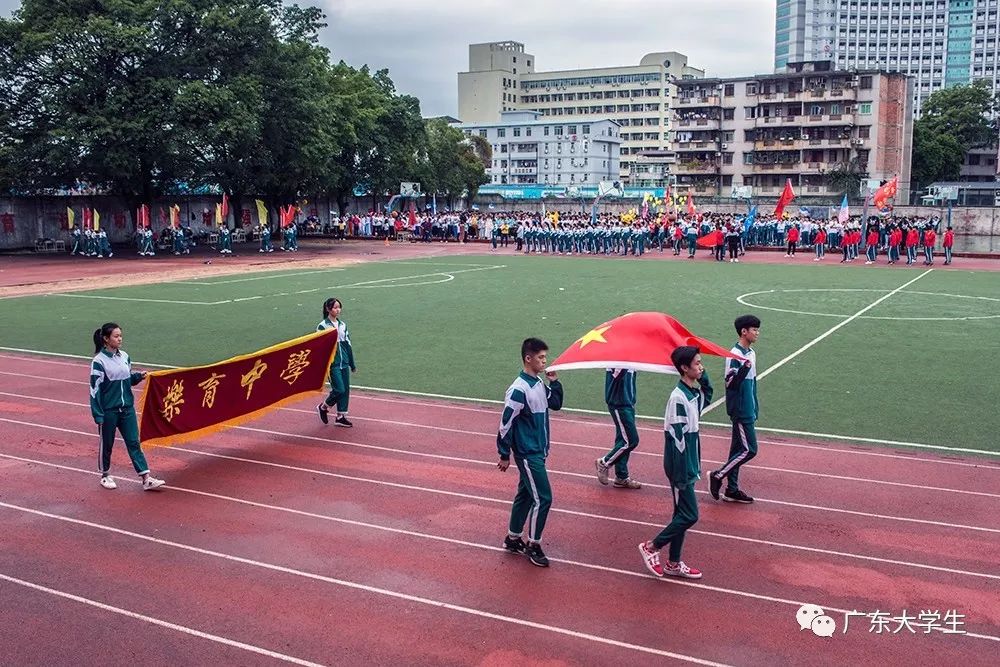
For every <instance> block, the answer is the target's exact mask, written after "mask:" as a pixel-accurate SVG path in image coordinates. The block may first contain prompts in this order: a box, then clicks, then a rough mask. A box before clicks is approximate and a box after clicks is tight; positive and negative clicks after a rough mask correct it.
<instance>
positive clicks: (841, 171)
mask: <svg viewBox="0 0 1000 667" xmlns="http://www.w3.org/2000/svg"><path fill="white" fill-rule="evenodd" d="M867 177H868V171H867V169H866V168H865V164H864V163H863V162H861V160H859V159H858V158H857V157H854V158H851V159H850V160H849V161H847V162H842V163H840V164H839V165H837V166H836V167H834V168H833V169H832V170H830V172H828V173H827V180H828V182H829V184H830V187H833V188H836V189H837V190H838V191H839V192H841V193H843V194H846V195H847V196H848V197H856V196H858V193H859V192H861V181H862V179H864V178H867Z"/></svg>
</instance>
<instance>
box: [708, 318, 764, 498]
mask: <svg viewBox="0 0 1000 667" xmlns="http://www.w3.org/2000/svg"><path fill="white" fill-rule="evenodd" d="M733 326H734V327H735V328H736V333H737V335H739V337H740V339H739V341H737V343H736V345H734V346H733V349H732V350H731V352H732V353H733V354H736V355H739V356H741V357H743V358H744V359H746V361H745V362H741V361H740V360H739V359H727V360H726V412H728V413H729V419H730V420H731V421H732V423H733V437H732V442H731V443H730V446H729V460H728V461H726V464H725V465H724V466H722V467H721V468H719V469H718V470H716V471H715V472H713V473H712V474H711V476H710V477H709V491H710V492H711V494H712V497H713V498H715V499H716V500H718V499H719V490H720V489H721V488H722V480H723V479H728V480H729V481H728V483H727V485H726V492H725V493H724V494H723V496H722V499H723V500H725V501H726V502H730V503H747V504H748V503H752V502H753V498H751V497H750V496H749V495H747V494H746V493H744V492H743V491H742V490H740V485H739V484H740V468H741V467H743V464H745V463H747V462H748V461H750V459H752V458H753V457H755V456H757V433H756V430H755V429H754V424H755V423H756V421H757V415H758V405H757V352H756V351H755V350H754V349H753V348H752V347H750V346H751V345H753V344H754V343H756V342H757V338H758V337H759V336H760V320H759V319H758V318H757V317H756V316H755V315H741V316H740V317H737V318H736V321H735V322H734V323H733Z"/></svg>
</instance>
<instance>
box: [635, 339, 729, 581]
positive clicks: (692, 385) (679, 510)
mask: <svg viewBox="0 0 1000 667" xmlns="http://www.w3.org/2000/svg"><path fill="white" fill-rule="evenodd" d="M670 360H671V362H672V363H673V365H674V368H676V369H677V372H678V373H680V376H681V379H680V382H678V383H677V386H676V387H674V390H673V391H672V392H671V393H670V399H669V400H668V402H667V410H666V415H665V416H664V420H663V429H664V431H665V443H664V447H663V471H664V472H665V473H666V474H667V479H668V480H669V481H670V490H671V493H672V496H673V500H674V514H673V518H672V519H671V520H670V524H669V525H667V527H666V528H664V529H663V530H662V531H660V534H659V535H657V536H656V537H654V538H653V539H652V540H650V541H648V542H642V543H640V544H639V553H640V554H641V555H642V560H643V562H644V563H645V565H646V569H647V570H649V571H650V572H652V573H653V574H654V575H656V576H657V577H662V576H664V575H668V576H671V577H682V578H685V579H701V571H700V570H696V569H695V568H693V567H688V566H687V565H686V564H685V563H684V561H682V560H681V547H682V546H683V545H684V535H685V533H686V532H687V530H688V529H689V528H690V527H691V526H693V525H694V524H695V523H697V522H698V501H697V499H696V498H695V495H694V485H695V482H697V481H698V479H700V478H701V443H700V440H699V438H698V423H699V419H700V417H701V412H702V410H704V409H705V405H706V404H707V403H708V402H709V401H711V400H712V384H711V382H710V381H709V379H708V374H706V373H705V368H704V366H702V363H701V355H700V354H699V353H698V348H697V347H693V346H690V345H685V346H681V347H678V348H676V349H675V350H674V351H673V353H671V355H670ZM668 544H669V545H670V551H669V554H668V560H667V564H666V565H665V566H664V565H663V564H662V563H661V562H660V550H661V549H662V548H663V547H665V546H667V545H668Z"/></svg>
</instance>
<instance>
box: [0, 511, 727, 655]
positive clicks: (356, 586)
mask: <svg viewBox="0 0 1000 667" xmlns="http://www.w3.org/2000/svg"><path fill="white" fill-rule="evenodd" d="M0 507H4V508H7V509H10V510H14V511H18V512H23V513H26V514H32V515H35V516H40V517H43V518H46V519H54V520H56V521H62V522H65V523H70V524H74V525H78V526H84V527H87V528H93V529H96V530H100V531H104V532H109V533H115V534H117V535H123V536H125V537H130V538H133V539H138V540H143V541H146V542H151V543H153V544H159V545H161V546H167V547H173V548H175V549H181V550H184V551H190V552H192V553H197V554H200V555H203V556H211V557H213V558H219V559H222V560H227V561H231V562H234V563H240V564H241V565H250V566H253V567H257V568H261V569H264V570H269V571H272V572H280V573H282V574H288V575H292V576H297V577H302V578H305V579H310V580H312V581H319V582H323V583H326V584H332V585H334V586H340V587H342V588H348V589H352V590H357V591H363V592H365V593H372V594H374V595H380V596H383V597H389V598H393V599H396V600H403V601H406V602H414V603H417V604H421V605H425V606H429V607H436V608H438V609H446V610H449V611H456V612H459V613H462V614H466V615H468V616H476V617H479V618H485V619H489V620H492V621H500V622H503V623H508V624H510V625H518V626H521V627H527V628H532V629H535V630H542V631H545V632H550V633H553V634H559V635H564V636H568V637H573V638H575V639H584V640H587V641H590V642H594V643H597V644H605V645H607V646H614V647H616V648H624V649H630V650H633V651H637V652H640V653H647V654H651V655H658V656H662V657H667V658H674V659H675V660H682V661H686V662H691V663H694V664H698V665H708V666H710V667H728V666H726V665H724V664H722V663H717V662H711V661H709V660H702V659H701V658H695V657H692V656H689V655H684V654H681V653H674V652H672V651H665V650H663V649H658V648H653V647H651V646H643V645H641V644H631V643H629V642H624V641H619V640H616V639H609V638H607V637H600V636H598V635H592V634H589V633H586V632H579V631H577V630H570V629H568V628H563V627H560V626H556V625H548V624H546V623H538V622H535V621H529V620H527V619H523V618H517V617H514V616H506V615H503V614H497V613H493V612H489V611H485V610H482V609H476V608H474V607H466V606H463V605H457V604H452V603H450V602H443V601H441V600H435V599H433V598H428V597H423V596H420V595H410V594H409V593H400V592H398V591H394V590H390V589H388V588H381V587H378V586H370V585H368V584H362V583H358V582H355V581H349V580H347V579H338V578H336V577H330V576H326V575H323V574H316V573H315V572H307V571H305V570H298V569H296V568H292V567H286V566H284V565H277V564H274V563H268V562H265V561H260V560H255V559H252V558H245V557H243V556H235V555H233V554H228V553H224V552H221V551H213V550H212V549H205V548H202V547H196V546H194V545H191V544H185V543H183V542H175V541H173V540H165V539H162V538H158V537H152V536H149V535H143V534H141V533H135V532H132V531H130V530H125V529H123V528H116V527H114V526H106V525H100V524H97V523H93V522H91V521H84V520H82V519H76V518H73V517H70V516H65V515H61V514H55V513H52V512H45V511H42V510H37V509H34V508H31V507H23V506H21V505H15V504H13V503H6V502H2V501H0Z"/></svg>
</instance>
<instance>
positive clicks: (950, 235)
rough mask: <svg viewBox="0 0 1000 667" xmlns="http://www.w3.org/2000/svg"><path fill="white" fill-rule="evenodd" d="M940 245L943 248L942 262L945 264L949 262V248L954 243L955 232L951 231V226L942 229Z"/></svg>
mask: <svg viewBox="0 0 1000 667" xmlns="http://www.w3.org/2000/svg"><path fill="white" fill-rule="evenodd" d="M941 245H942V247H943V248H944V263H945V266H947V265H948V264H951V249H952V247H953V246H954V245H955V232H953V231H952V229H951V227H948V229H946V230H944V239H943V240H942V241H941Z"/></svg>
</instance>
